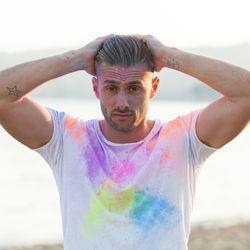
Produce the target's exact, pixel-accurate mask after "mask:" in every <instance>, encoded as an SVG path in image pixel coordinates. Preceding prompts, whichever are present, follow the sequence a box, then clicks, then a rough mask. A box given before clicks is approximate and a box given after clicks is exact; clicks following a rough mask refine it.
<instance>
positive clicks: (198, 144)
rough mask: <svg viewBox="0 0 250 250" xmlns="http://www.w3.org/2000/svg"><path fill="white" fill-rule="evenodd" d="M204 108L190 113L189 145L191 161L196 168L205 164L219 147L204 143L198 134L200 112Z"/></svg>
mask: <svg viewBox="0 0 250 250" xmlns="http://www.w3.org/2000/svg"><path fill="white" fill-rule="evenodd" d="M201 111H202V109H199V110H196V111H193V112H192V113H191V114H190V117H189V119H190V127H189V147H190V155H189V156H190V161H191V164H192V166H193V167H194V169H197V168H199V167H200V166H202V165H203V164H204V162H205V161H206V160H207V158H208V157H209V156H210V155H211V154H212V153H214V152H215V151H216V150H218V148H214V147H210V146H208V145H206V144H205V143H203V142H202V141H201V140H200V139H199V138H198V136H197V132H196V122H197V118H198V116H199V113H200V112H201Z"/></svg>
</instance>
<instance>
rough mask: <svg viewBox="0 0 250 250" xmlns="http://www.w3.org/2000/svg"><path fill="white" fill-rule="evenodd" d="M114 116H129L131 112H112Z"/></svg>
mask: <svg viewBox="0 0 250 250" xmlns="http://www.w3.org/2000/svg"><path fill="white" fill-rule="evenodd" d="M113 115H114V116H120V117H127V116H131V115H133V114H131V113H114V114H113Z"/></svg>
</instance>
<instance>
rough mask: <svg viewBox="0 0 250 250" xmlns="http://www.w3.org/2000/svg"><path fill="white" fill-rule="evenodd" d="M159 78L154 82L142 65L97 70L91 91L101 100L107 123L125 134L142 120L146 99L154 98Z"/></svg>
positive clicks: (147, 100) (144, 114)
mask: <svg viewBox="0 0 250 250" xmlns="http://www.w3.org/2000/svg"><path fill="white" fill-rule="evenodd" d="M158 84H159V79H158V78H157V77H156V78H155V79H153V72H150V71H149V70H148V69H147V67H146V66H145V65H137V66H131V67H122V66H106V65H103V64H101V65H100V66H99V67H98V68H97V79H96V78H93V86H94V91H95V94H96V96H97V98H98V99H99V100H100V104H101V110H102V113H103V115H104V118H105V120H106V122H107V123H108V124H109V125H110V126H111V127H112V128H113V129H115V130H117V131H121V132H128V131H130V130H132V129H133V128H134V127H137V126H138V125H139V124H140V123H141V122H143V121H145V119H146V115H147V111H148V104H149V100H150V99H151V98H152V97H153V96H154V95H155V93H156V90H157V87H158Z"/></svg>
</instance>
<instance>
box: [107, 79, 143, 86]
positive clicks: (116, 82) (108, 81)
mask: <svg viewBox="0 0 250 250" xmlns="http://www.w3.org/2000/svg"><path fill="white" fill-rule="evenodd" d="M104 83H113V84H120V82H119V81H115V80H111V79H107V80H105V81H104ZM127 84H128V85H130V84H141V85H142V83H141V82H140V81H138V80H132V81H130V82H128V83H127Z"/></svg>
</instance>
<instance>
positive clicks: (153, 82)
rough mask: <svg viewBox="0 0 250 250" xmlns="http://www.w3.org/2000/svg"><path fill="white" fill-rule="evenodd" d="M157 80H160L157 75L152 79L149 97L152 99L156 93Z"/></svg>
mask: <svg viewBox="0 0 250 250" xmlns="http://www.w3.org/2000/svg"><path fill="white" fill-rule="evenodd" d="M159 82H160V79H159V78H158V77H157V76H156V77H155V78H154V79H153V80H152V89H151V94H150V99H152V98H153V97H154V96H155V95H156V92H157V89H158V85H159Z"/></svg>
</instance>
